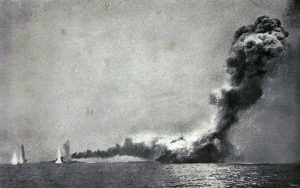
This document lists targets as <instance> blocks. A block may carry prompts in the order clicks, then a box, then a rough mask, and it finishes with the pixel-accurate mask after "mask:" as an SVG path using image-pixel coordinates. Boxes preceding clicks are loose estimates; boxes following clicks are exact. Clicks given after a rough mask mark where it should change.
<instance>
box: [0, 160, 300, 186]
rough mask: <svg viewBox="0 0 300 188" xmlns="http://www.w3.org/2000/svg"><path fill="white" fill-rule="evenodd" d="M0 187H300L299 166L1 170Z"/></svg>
mask: <svg viewBox="0 0 300 188" xmlns="http://www.w3.org/2000/svg"><path fill="white" fill-rule="evenodd" d="M0 187H1V188H6V187H14V188H19V187H30V188H33V187H34V188H35V187H42V188H44V187H46V188H47V187H51V188H52V187H64V188H65V187H71V188H75V187H80V188H88V187H120V188H122V187H300V165H299V164H225V163H224V164H222V163H218V164H162V163H158V162H145V161H142V162H113V163H72V164H53V163H31V164H30V163H27V164H22V165H16V166H13V165H9V164H4V165H0Z"/></svg>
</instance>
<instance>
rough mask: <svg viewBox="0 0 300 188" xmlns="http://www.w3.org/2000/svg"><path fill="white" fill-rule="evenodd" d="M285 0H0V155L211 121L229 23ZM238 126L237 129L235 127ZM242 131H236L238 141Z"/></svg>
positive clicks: (78, 146) (50, 153)
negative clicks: (212, 95) (213, 93)
mask: <svg viewBox="0 0 300 188" xmlns="http://www.w3.org/2000/svg"><path fill="white" fill-rule="evenodd" d="M285 7H286V1H285V0H283V1H282V0H265V1H262V2H261V1H257V0H248V1H238V0H221V1H219V0H218V1H217V0H213V1H208V0H207V1H206V0H204V1H184V0H177V1H175V0H169V1H155V0H152V1H139V0H138V1H121V0H120V1H116V0H113V1H92V0H83V1H71V0H66V1H55V0H48V1H33V0H31V1H30V0H29V1H28V0H26V1H25V0H10V1H3V0H2V1H1V2H0V31H1V36H0V37H1V38H0V40H1V43H0V52H1V53H0V55H1V56H0V60H1V64H0V81H1V83H0V91H1V92H0V144H1V148H0V162H7V161H8V160H9V159H10V157H11V155H12V153H13V152H14V151H18V150H19V147H20V145H21V144H24V145H25V149H26V153H27V156H28V157H27V158H28V159H29V160H31V161H41V160H51V159H54V158H55V155H56V150H57V148H58V147H62V144H63V143H64V142H65V141H66V140H67V139H69V140H70V142H71V150H72V152H75V151H83V150H86V149H88V148H89V149H106V148H108V147H110V146H113V145H115V144H116V143H121V142H122V141H123V140H124V139H125V138H127V137H131V136H135V135H139V134H141V133H142V134H145V135H146V134H155V135H161V136H164V135H175V136H178V135H184V134H186V133H188V132H191V131H193V130H195V129H197V128H199V127H201V124H203V122H207V121H209V120H210V118H211V116H212V114H213V112H214V107H212V106H211V105H209V94H210V92H211V91H212V90H213V89H214V88H219V87H221V86H222V84H223V83H224V80H225V76H226V72H225V60H226V57H227V56H228V50H229V48H230V45H231V40H232V37H233V34H234V32H235V30H237V29H238V28H239V27H240V26H242V25H248V24H250V23H253V22H254V21H255V19H256V18H257V17H258V16H261V15H269V16H270V17H276V18H279V19H282V17H283V14H284V10H285ZM237 131H241V130H237ZM238 139H240V138H235V140H238Z"/></svg>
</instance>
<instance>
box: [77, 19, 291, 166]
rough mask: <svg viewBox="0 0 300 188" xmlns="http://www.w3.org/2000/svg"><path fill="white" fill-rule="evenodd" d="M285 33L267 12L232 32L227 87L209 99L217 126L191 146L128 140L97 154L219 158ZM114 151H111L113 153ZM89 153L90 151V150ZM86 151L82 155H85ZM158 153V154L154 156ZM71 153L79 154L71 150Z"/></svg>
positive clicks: (201, 159) (258, 94)
mask: <svg viewBox="0 0 300 188" xmlns="http://www.w3.org/2000/svg"><path fill="white" fill-rule="evenodd" d="M287 36H288V33H287V32H286V31H285V30H284V29H283V28H282V27H281V22H280V21H279V20H278V19H271V18H269V17H268V16H262V17H259V18H257V20H256V21H255V23H254V24H253V25H248V26H243V27H241V28H240V29H238V30H237V31H236V33H235V35H234V39H233V42H232V46H231V49H230V55H229V58H227V61H226V66H227V73H228V75H229V77H230V83H229V89H222V90H220V91H219V93H218V94H216V95H212V96H211V103H212V104H215V105H217V106H218V107H219V112H218V114H217V115H218V116H217V117H218V122H217V124H216V129H215V130H214V131H213V132H211V133H209V134H208V135H206V136H204V137H202V138H200V139H199V140H197V141H195V142H194V143H193V147H192V149H190V150H189V149H186V148H183V149H176V150H171V149H169V148H168V147H165V146H163V145H161V144H157V142H153V143H152V145H151V146H150V147H149V146H146V145H144V144H142V143H138V144H134V143H132V142H131V141H130V142H129V141H128V140H127V141H126V142H125V144H124V146H122V147H120V146H116V147H114V148H110V149H109V150H107V151H102V154H100V153H101V151H99V156H101V155H102V156H105V157H106V156H107V157H110V156H111V155H117V154H120V155H125V154H126V155H133V156H138V157H143V158H153V157H156V158H155V159H156V160H157V161H160V162H174V163H182V162H187V163H190V162H220V161H223V160H224V159H225V158H226V157H227V156H228V155H229V154H230V153H231V150H232V146H231V144H230V143H229V142H228V141H227V132H228V130H229V129H230V128H231V127H232V126H233V125H234V124H235V123H237V121H238V119H239V114H240V113H242V112H243V111H244V110H246V109H248V108H250V107H251V106H252V105H253V104H255V103H256V102H257V101H258V100H259V99H260V98H261V96H262V95H263V84H264V79H265V77H267V76H268V75H270V73H272V71H273V70H276V69H277V66H278V64H279V62H278V61H276V60H274V58H275V57H277V56H279V55H280V54H281V53H282V52H283V50H284V49H285V48H286V42H285V39H286V37H287ZM181 141H184V138H182V139H179V140H175V141H171V144H176V142H181ZM112 153H113V154H112ZM90 155H94V154H92V152H90ZM88 156H89V154H86V155H85V156H83V157H88ZM157 156H158V157H157ZM73 157H78V158H80V156H78V154H76V155H75V154H74V156H73Z"/></svg>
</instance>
